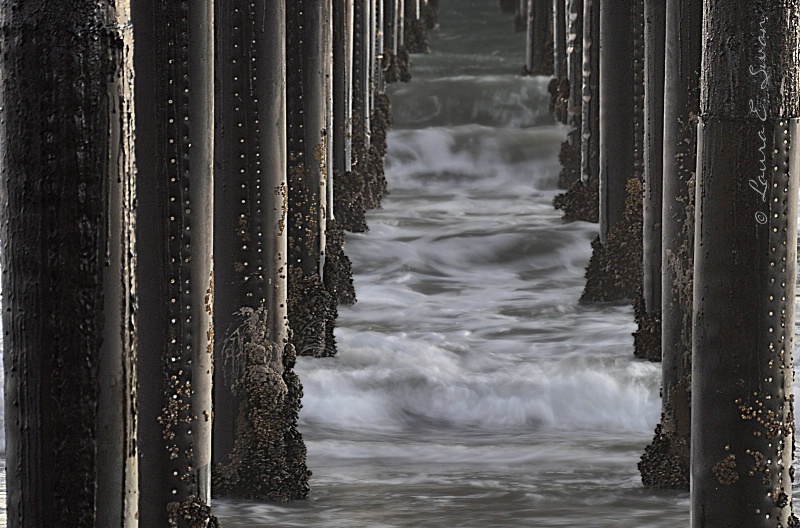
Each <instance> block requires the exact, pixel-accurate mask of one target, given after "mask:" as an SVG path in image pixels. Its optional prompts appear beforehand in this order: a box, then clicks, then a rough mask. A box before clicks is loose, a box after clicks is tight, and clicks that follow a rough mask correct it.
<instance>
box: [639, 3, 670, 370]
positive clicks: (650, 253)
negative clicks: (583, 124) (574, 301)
mask: <svg viewBox="0 0 800 528" xmlns="http://www.w3.org/2000/svg"><path fill="white" fill-rule="evenodd" d="M666 14H667V11H666V4H665V3H663V2H658V1H656V0H646V1H645V3H644V23H645V25H644V29H645V35H644V37H645V38H644V41H645V42H644V44H645V46H644V49H645V55H644V66H645V71H644V73H645V78H644V81H645V90H644V131H643V132H644V158H643V162H644V178H643V179H644V211H643V215H644V231H643V246H642V247H643V259H644V261H643V280H642V295H641V297H640V301H637V302H639V308H640V309H639V310H638V311H637V321H638V322H639V329H638V331H637V336H638V337H639V339H637V340H636V341H635V342H634V345H635V346H634V355H636V356H637V357H646V358H657V359H659V360H660V359H661V201H662V198H663V197H662V192H661V189H662V177H663V175H662V172H663V171H662V167H663V159H662V158H663V148H662V145H663V142H664V43H665V38H666Z"/></svg>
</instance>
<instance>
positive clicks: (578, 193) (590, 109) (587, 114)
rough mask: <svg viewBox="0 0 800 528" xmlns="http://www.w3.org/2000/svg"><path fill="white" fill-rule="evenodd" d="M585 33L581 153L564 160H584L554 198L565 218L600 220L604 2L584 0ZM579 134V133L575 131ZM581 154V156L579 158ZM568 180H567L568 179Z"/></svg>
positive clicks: (576, 141) (556, 205) (565, 164)
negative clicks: (574, 177) (577, 176)
mask: <svg viewBox="0 0 800 528" xmlns="http://www.w3.org/2000/svg"><path fill="white" fill-rule="evenodd" d="M582 4H583V17H582V18H583V24H582V29H583V34H582V36H581V37H580V38H581V39H582V45H581V48H582V53H583V55H582V59H581V60H582V62H581V64H582V66H581V73H582V76H581V88H580V90H581V117H580V133H579V135H577V134H576V138H575V140H574V145H573V148H574V147H575V146H578V147H579V148H580V153H579V154H574V155H565V156H564V159H563V160H562V166H563V167H565V171H566V170H567V167H569V166H570V165H569V164H567V163H565V161H564V160H570V159H576V161H578V162H579V163H580V168H579V171H580V172H579V174H580V181H577V182H574V183H572V184H571V185H570V186H569V189H568V190H567V192H566V193H563V194H560V195H558V196H557V197H556V198H555V200H554V206H555V207H556V209H561V210H563V211H564V219H565V220H584V221H586V222H598V221H599V215H600V213H599V204H600V200H599V198H600V197H599V185H600V104H599V103H600V91H599V79H600V77H599V71H600V52H599V50H600V41H599V38H600V36H599V35H600V2H599V1H598V0H583V2H582ZM573 134H575V133H573ZM577 158H579V160H578V159H577ZM565 183H566V182H565Z"/></svg>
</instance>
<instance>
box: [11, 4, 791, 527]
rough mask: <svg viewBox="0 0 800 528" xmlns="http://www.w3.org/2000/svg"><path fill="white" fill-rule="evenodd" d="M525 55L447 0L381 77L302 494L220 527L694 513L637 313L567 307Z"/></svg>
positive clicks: (564, 262)
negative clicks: (653, 446)
mask: <svg viewBox="0 0 800 528" xmlns="http://www.w3.org/2000/svg"><path fill="white" fill-rule="evenodd" d="M523 46H524V37H523V35H522V34H515V33H514V32H513V21H512V19H511V18H510V17H509V16H508V15H504V14H502V13H500V12H499V9H498V4H497V2H496V1H495V0H442V1H441V29H440V31H438V32H437V33H435V34H434V35H433V38H432V47H433V49H434V52H433V53H431V54H430V55H422V56H414V57H413V60H414V67H413V71H412V73H413V75H414V79H413V81H412V82H411V83H409V84H407V85H392V86H391V87H390V88H389V93H390V95H391V98H392V104H393V115H394V121H395V123H394V129H393V131H392V132H391V133H390V134H389V151H388V156H387V179H388V183H389V190H390V194H389V195H388V196H387V197H386V198H385V199H384V202H383V208H382V209H380V210H377V211H373V212H371V213H370V214H369V217H368V219H369V225H370V231H369V232H368V233H365V234H358V235H352V234H351V235H348V242H347V247H346V251H347V253H348V255H349V256H350V258H351V259H352V261H353V264H354V269H355V283H356V288H357V294H358V298H359V302H358V303H357V304H356V305H355V306H353V307H342V308H340V319H339V328H338V329H337V338H338V342H339V354H338V356H337V357H335V358H328V359H316V360H315V359H309V358H300V359H299V362H298V367H297V370H298V372H299V374H300V376H301V378H302V380H303V383H304V386H305V397H304V399H303V405H304V407H303V410H302V412H301V417H300V418H301V424H300V427H301V431H302V433H303V435H304V437H305V439H306V443H307V446H308V463H309V467H310V468H311V469H312V471H313V472H314V475H313V477H312V492H311V495H310V497H309V499H308V500H306V501H298V502H294V503H290V504H263V503H258V502H251V501H232V500H216V501H215V502H214V506H213V507H214V511H215V514H216V515H217V516H218V517H219V519H220V521H221V524H222V526H223V527H225V528H245V527H246V528H254V527H267V526H269V527H275V526H286V527H291V526H294V527H312V526H313V527H324V528H335V527H347V528H353V527H370V528H372V527H375V528H384V527H386V528H389V527H392V528H399V527H409V528H411V527H415V528H416V527H423V528H451V527H468V528H471V527H520V526H526V527H558V526H564V527H566V526H581V527H623V528H625V527H653V528H656V527H657V528H677V527H684V526H686V525H687V524H688V521H689V500H688V494H686V493H681V492H671V491H653V490H645V489H643V488H642V486H641V483H640V478H639V473H638V470H637V468H636V463H637V461H638V460H639V456H640V455H641V453H642V451H643V449H644V447H645V445H646V444H647V443H649V442H650V440H651V438H652V434H653V429H654V427H655V425H656V423H657V421H658V418H659V412H660V399H659V395H658V392H659V384H660V365H658V364H651V363H648V362H644V361H639V360H635V359H634V358H633V338H632V337H631V333H632V332H633V331H634V330H635V325H634V323H633V314H632V310H631V308H630V307H628V306H582V305H579V304H578V302H577V301H578V298H579V296H580V294H581V291H582V287H583V284H584V279H583V272H584V268H585V266H586V264H587V262H588V260H589V257H590V252H591V251H590V241H591V240H592V239H593V238H594V236H595V235H596V233H597V226H596V225H593V224H588V223H583V222H575V223H570V224H564V223H563V222H562V221H561V219H560V214H559V213H558V212H557V211H554V210H553V208H552V205H551V202H552V199H553V197H554V196H555V195H556V194H557V192H558V191H557V190H556V182H557V176H558V171H559V164H558V161H557V157H556V156H557V153H558V148H559V145H560V143H561V142H562V141H563V140H564V138H565V137H566V134H567V132H568V129H567V128H566V127H563V126H558V125H555V124H554V122H553V120H552V119H551V118H550V116H549V113H548V103H549V95H548V93H547V83H548V81H549V79H547V78H544V77H534V78H523V77H520V76H519V75H518V73H519V71H520V70H521V68H522V64H523V62H524V47H523ZM0 383H2V377H0ZM0 419H2V413H0ZM2 441H4V437H3V438H2ZM3 464H4V462H3V461H2V460H0V471H3V473H4V465H3ZM4 484H5V479H4V478H2V479H0V526H5V509H4V508H3V506H4V505H5V487H4ZM796 498H797V496H796Z"/></svg>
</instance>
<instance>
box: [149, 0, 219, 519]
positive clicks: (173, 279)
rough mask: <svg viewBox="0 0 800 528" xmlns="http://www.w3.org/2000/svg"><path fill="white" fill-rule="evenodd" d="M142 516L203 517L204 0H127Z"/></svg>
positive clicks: (207, 198)
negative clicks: (131, 35)
mask: <svg viewBox="0 0 800 528" xmlns="http://www.w3.org/2000/svg"><path fill="white" fill-rule="evenodd" d="M134 6H135V9H134V12H133V23H134V28H135V31H136V35H135V37H136V42H138V43H139V44H140V47H139V49H138V53H137V55H136V64H135V66H136V106H137V109H138V111H137V120H136V127H137V130H139V131H147V133H141V134H139V136H138V137H137V144H136V154H137V159H138V174H139V186H138V208H139V214H140V218H143V219H146V221H142V222H140V223H139V225H138V238H139V240H142V241H147V242H146V243H144V244H140V247H139V249H140V251H139V270H141V271H142V272H143V273H145V274H146V276H147V277H148V280H143V281H140V301H139V312H138V320H137V324H138V328H139V356H138V360H139V361H138V369H139V375H140V378H139V379H140V383H139V417H140V421H139V447H140V449H141V457H140V459H139V463H140V469H141V474H142V476H143V477H142V488H141V503H140V510H139V519H140V521H139V522H140V523H141V524H142V525H143V526H176V527H195V526H198V527H199V526H205V525H206V523H208V522H209V517H210V510H209V508H208V505H209V501H210V497H211V495H210V493H211V489H210V488H211V486H210V481H211V471H210V470H211V419H212V409H211V386H212V370H213V346H214V329H213V326H212V317H211V314H212V311H213V297H214V285H213V271H212V259H211V254H212V234H213V225H212V218H213V198H212V196H213V171H212V157H213V135H212V130H213V115H214V96H213V68H212V64H213V56H214V47H213V30H212V28H213V8H214V3H213V2H205V1H200V0H183V1H178V2H169V3H157V4H150V3H144V2H136V3H135V4H134Z"/></svg>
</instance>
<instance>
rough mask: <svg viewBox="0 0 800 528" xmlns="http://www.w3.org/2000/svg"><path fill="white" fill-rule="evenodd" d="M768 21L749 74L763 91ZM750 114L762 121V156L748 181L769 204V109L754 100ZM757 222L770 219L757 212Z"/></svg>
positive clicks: (760, 36) (761, 33)
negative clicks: (755, 60) (756, 60)
mask: <svg viewBox="0 0 800 528" xmlns="http://www.w3.org/2000/svg"><path fill="white" fill-rule="evenodd" d="M765 25H766V20H762V21H761V23H760V26H761V29H760V31H759V36H758V44H759V48H758V56H757V57H758V67H757V68H754V67H753V65H752V64H751V65H750V68H749V72H750V75H752V76H753V77H756V78H757V79H761V85H760V86H761V89H762V90H766V89H767V87H769V81H770V76H769V72H767V29H766V27H765ZM750 113H751V114H753V115H755V116H756V117H757V118H758V119H759V120H760V121H761V123H762V124H761V130H759V132H758V139H759V140H760V143H759V147H758V152H759V154H760V155H761V158H760V159H759V169H760V170H759V174H758V176H757V177H756V178H752V179H750V180H749V181H748V183H749V185H750V188H751V189H753V191H755V192H756V194H758V195H759V196H760V197H761V201H762V202H764V203H767V189H768V188H769V184H768V182H767V178H768V176H767V174H768V168H767V125H766V123H767V109H766V108H764V105H763V103H756V102H755V101H753V100H752V99H750ZM755 217H756V222H758V223H759V224H761V225H764V224H766V223H767V220H768V217H767V214H766V213H764V212H763V211H757V212H756V215H755Z"/></svg>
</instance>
